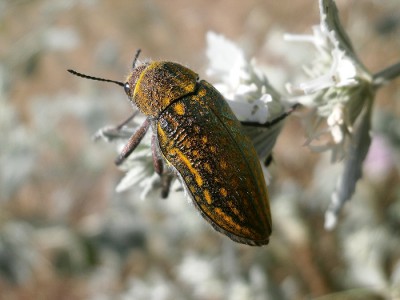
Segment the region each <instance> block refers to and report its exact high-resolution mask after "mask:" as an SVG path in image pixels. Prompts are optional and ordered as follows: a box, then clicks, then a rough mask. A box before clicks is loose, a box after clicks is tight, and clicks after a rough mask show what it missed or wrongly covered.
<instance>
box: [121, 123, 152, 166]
mask: <svg viewBox="0 0 400 300" xmlns="http://www.w3.org/2000/svg"><path fill="white" fill-rule="evenodd" d="M149 127H150V121H149V119H146V120H145V121H144V122H143V124H142V125H140V127H139V129H138V130H136V132H135V133H134V134H132V136H131V137H130V138H129V140H128V143H127V144H126V145H125V147H124V148H123V149H122V152H121V153H120V155H118V157H117V158H116V159H115V164H116V165H120V164H122V163H123V162H124V160H125V159H127V158H128V156H129V155H130V154H131V153H132V152H133V150H135V149H136V147H137V146H138V145H139V144H140V142H141V141H142V139H143V137H144V135H145V134H146V132H147V130H149Z"/></svg>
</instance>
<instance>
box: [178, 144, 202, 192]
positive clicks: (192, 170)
mask: <svg viewBox="0 0 400 300" xmlns="http://www.w3.org/2000/svg"><path fill="white" fill-rule="evenodd" d="M170 152H171V153H174V152H175V153H176V154H177V155H178V156H179V158H180V159H181V160H182V162H183V163H184V164H185V165H186V167H187V168H188V169H189V171H190V173H192V174H193V176H194V179H195V180H196V183H197V185H198V186H202V185H203V178H201V175H200V174H199V172H198V171H197V170H196V168H194V167H193V166H192V163H191V162H190V160H189V159H188V158H187V157H186V155H185V154H183V153H182V152H181V151H180V150H179V149H177V148H172V149H171V150H170Z"/></svg>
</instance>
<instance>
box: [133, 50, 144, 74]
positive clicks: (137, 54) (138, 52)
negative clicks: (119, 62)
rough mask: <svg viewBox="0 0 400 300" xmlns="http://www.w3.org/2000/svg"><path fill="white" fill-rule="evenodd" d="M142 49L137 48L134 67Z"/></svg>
mask: <svg viewBox="0 0 400 300" xmlns="http://www.w3.org/2000/svg"><path fill="white" fill-rule="evenodd" d="M141 51H142V50H141V49H137V51H136V54H135V57H134V58H133V62H132V69H134V68H135V66H136V63H137V60H138V57H139V54H140V52H141Z"/></svg>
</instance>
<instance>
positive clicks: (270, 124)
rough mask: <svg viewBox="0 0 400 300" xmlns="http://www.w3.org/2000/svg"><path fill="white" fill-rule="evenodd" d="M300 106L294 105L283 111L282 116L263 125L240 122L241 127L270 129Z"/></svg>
mask: <svg viewBox="0 0 400 300" xmlns="http://www.w3.org/2000/svg"><path fill="white" fill-rule="evenodd" d="M299 106H300V104H299V103H296V104H295V105H293V106H292V107H291V108H290V109H289V110H288V111H285V112H284V113H283V114H281V115H280V116H279V117H276V118H275V119H273V120H271V121H267V122H265V123H257V122H247V121H242V122H241V123H242V125H243V126H252V127H264V128H270V127H272V126H274V125H276V124H278V123H279V122H280V121H282V120H283V119H285V118H286V117H288V116H289V115H290V114H291V113H292V112H294V111H295V110H296V108H298V107H299Z"/></svg>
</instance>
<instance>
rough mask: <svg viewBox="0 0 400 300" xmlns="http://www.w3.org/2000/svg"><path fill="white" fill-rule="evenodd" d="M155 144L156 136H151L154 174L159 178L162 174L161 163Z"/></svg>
mask: <svg viewBox="0 0 400 300" xmlns="http://www.w3.org/2000/svg"><path fill="white" fill-rule="evenodd" d="M156 142H157V140H156V136H155V134H153V136H152V137H151V152H152V153H153V165H154V171H156V173H157V174H158V175H160V176H161V174H162V173H163V162H162V159H161V157H160V155H159V154H158V152H157V145H156Z"/></svg>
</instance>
